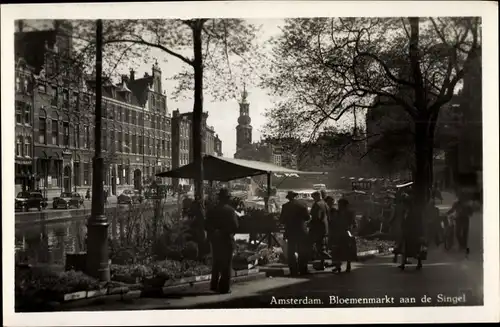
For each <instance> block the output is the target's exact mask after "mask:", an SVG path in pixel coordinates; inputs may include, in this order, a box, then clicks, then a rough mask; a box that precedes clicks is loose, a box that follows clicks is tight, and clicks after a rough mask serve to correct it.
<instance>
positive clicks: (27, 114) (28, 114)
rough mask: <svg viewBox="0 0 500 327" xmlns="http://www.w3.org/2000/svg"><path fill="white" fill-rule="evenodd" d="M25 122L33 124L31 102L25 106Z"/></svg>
mask: <svg viewBox="0 0 500 327" xmlns="http://www.w3.org/2000/svg"><path fill="white" fill-rule="evenodd" d="M24 123H25V124H28V125H31V104H29V103H28V104H26V106H24Z"/></svg>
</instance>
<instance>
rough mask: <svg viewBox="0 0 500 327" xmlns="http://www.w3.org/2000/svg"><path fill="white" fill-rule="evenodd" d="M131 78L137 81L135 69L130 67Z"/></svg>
mask: <svg viewBox="0 0 500 327" xmlns="http://www.w3.org/2000/svg"><path fill="white" fill-rule="evenodd" d="M130 80H131V81H135V71H134V70H133V69H130Z"/></svg>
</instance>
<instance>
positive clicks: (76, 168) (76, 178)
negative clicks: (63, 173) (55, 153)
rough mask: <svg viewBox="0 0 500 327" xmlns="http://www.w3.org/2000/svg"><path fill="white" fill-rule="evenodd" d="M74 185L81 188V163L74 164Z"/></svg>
mask: <svg viewBox="0 0 500 327" xmlns="http://www.w3.org/2000/svg"><path fill="white" fill-rule="evenodd" d="M73 183H74V184H75V186H80V185H81V184H80V183H81V181H80V163H79V162H75V163H73Z"/></svg>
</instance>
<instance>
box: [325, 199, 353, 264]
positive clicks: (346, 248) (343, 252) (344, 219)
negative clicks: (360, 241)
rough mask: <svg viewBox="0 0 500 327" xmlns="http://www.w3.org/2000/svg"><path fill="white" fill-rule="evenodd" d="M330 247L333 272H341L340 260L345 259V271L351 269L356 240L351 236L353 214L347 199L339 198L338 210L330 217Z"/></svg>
mask: <svg viewBox="0 0 500 327" xmlns="http://www.w3.org/2000/svg"><path fill="white" fill-rule="evenodd" d="M331 218H332V219H331V221H332V225H333V226H332V227H331V229H330V230H331V232H332V234H331V241H330V244H331V247H332V257H333V259H334V262H336V268H335V269H334V270H333V271H334V272H341V270H342V261H346V272H350V271H351V262H352V261H355V260H356V240H355V238H354V236H352V233H351V232H352V229H353V228H354V227H355V225H356V222H355V214H354V212H353V211H352V210H351V209H350V208H349V201H347V199H340V200H339V202H338V210H336V211H335V214H334V215H332V217H331Z"/></svg>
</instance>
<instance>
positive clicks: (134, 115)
mask: <svg viewBox="0 0 500 327" xmlns="http://www.w3.org/2000/svg"><path fill="white" fill-rule="evenodd" d="M135 119H136V113H135V111H132V124H133V125H135V124H136V123H137V122H136V120H135Z"/></svg>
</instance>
